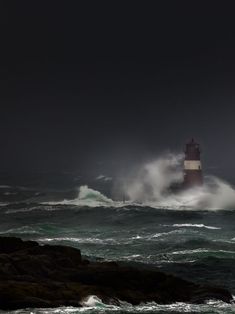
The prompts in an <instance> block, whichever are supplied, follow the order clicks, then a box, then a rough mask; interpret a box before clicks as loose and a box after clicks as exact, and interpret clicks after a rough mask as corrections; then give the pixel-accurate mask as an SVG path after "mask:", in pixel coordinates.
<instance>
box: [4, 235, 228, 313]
mask: <svg viewBox="0 0 235 314" xmlns="http://www.w3.org/2000/svg"><path fill="white" fill-rule="evenodd" d="M90 295H96V296H98V297H99V298H100V299H101V300H102V301H103V302H104V303H107V304H117V305H118V304H119V300H122V301H126V302H128V303H131V304H133V305H137V304H140V303H141V302H150V301H155V302H157V303H160V304H169V303H173V302H190V303H203V302H205V301H206V300H208V299H217V300H222V301H224V302H230V301H231V299H232V296H231V294H230V292H229V291H227V290H225V289H223V288H219V287H212V286H206V285H199V284H195V283H192V282H189V281H186V280H183V279H180V278H178V277H175V276H172V275H168V274H165V273H162V272H158V271H150V270H139V269H137V268H133V267H127V266H121V265H118V263H116V262H89V261H87V260H85V259H83V258H82V256H81V252H80V250H78V249H75V248H72V247H67V246H56V245H39V244H38V243H37V242H34V241H22V240H21V239H19V238H14V237H0V309H3V310H13V309H20V308H27V307H32V308H36V307H59V306H63V305H64V306H81V305H82V302H83V300H84V299H85V298H86V297H88V296H90Z"/></svg>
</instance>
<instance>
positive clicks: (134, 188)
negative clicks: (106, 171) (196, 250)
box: [115, 154, 235, 210]
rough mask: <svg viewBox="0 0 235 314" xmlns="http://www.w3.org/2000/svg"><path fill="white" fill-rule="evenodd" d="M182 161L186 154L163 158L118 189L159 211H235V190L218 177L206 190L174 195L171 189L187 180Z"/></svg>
mask: <svg viewBox="0 0 235 314" xmlns="http://www.w3.org/2000/svg"><path fill="white" fill-rule="evenodd" d="M182 162H183V156H182V155H175V154H165V155H162V156H161V157H160V158H158V159H156V160H154V161H152V162H149V163H146V164H143V165H142V166H140V167H139V169H137V170H136V169H135V172H134V173H131V172H130V173H129V174H127V175H126V177H122V179H121V180H120V182H119V187H118V188H115V190H116V191H118V193H119V194H125V195H126V196H127V197H128V199H129V200H131V201H132V202H138V203H142V204H145V205H147V206H151V207H155V208H165V209H181V210H187V209H189V210H192V209H197V210H198V209H208V210H209V209H212V210H217V209H230V208H232V209H235V190H234V189H233V187H232V186H231V185H229V184H228V183H227V182H225V181H223V180H221V179H219V178H216V177H214V176H206V177H205V182H204V185H203V186H202V187H194V188H191V189H187V190H186V189H185V190H180V189H179V190H178V191H177V192H173V191H172V188H171V187H172V186H174V185H177V184H178V185H180V184H181V183H182V180H183V168H182ZM117 185H118V183H117ZM120 191H121V192H120Z"/></svg>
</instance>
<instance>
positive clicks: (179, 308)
mask: <svg viewBox="0 0 235 314" xmlns="http://www.w3.org/2000/svg"><path fill="white" fill-rule="evenodd" d="M119 302H120V306H115V305H107V304H104V303H102V301H101V300H100V298H99V297H97V296H95V295H94V296H89V297H88V298H85V299H84V300H83V301H82V302H81V303H82V304H81V305H82V306H83V307H71V306H69V307H66V306H63V307H59V308H41V309H40V308H39V309H32V308H31V309H24V310H16V311H8V312H7V313H9V314H22V313H24V314H62V313H63V314H67V313H68V314H70V313H71V314H78V313H89V314H91V313H92V314H97V313H131V314H134V313H159V314H160V313H161V314H163V313H165V314H169V313H179V312H180V313H205V314H206V313H217V314H219V313H234V304H228V303H225V302H222V301H216V300H208V301H207V302H206V303H205V304H190V303H184V302H176V303H172V304H157V303H155V302H148V303H144V304H143V303H142V304H140V305H137V306H133V305H131V304H129V303H127V302H123V301H121V300H120V301H119Z"/></svg>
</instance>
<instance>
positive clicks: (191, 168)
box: [184, 139, 203, 188]
mask: <svg viewBox="0 0 235 314" xmlns="http://www.w3.org/2000/svg"><path fill="white" fill-rule="evenodd" d="M200 153H201V152H200V147H199V144H198V143H196V142H195V141H194V139H192V140H191V141H190V142H189V143H187V144H186V149H185V160H184V186H185V187H186V188H190V187H192V186H200V185H202V184H203V176H202V167H201V159H200Z"/></svg>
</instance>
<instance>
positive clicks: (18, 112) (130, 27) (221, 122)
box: [0, 0, 235, 173]
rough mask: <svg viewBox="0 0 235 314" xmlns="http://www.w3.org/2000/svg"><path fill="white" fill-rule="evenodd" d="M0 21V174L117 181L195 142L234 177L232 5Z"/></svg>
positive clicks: (207, 160)
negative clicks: (73, 174) (99, 175)
mask: <svg viewBox="0 0 235 314" xmlns="http://www.w3.org/2000/svg"><path fill="white" fill-rule="evenodd" d="M229 3H230V4H231V5H230V6H229ZM0 21H1V39H0V40H1V46H0V47H1V49H0V80H1V81H0V104H1V109H0V110H1V114H0V127H1V133H0V141H1V153H0V170H7V171H8V170H9V171H10V170H12V171H14V170H20V171H34V170H45V171H48V170H52V171H58V170H60V171H77V172H79V171H80V170H82V171H88V172H89V171H93V170H94V171H95V170H97V168H100V170H99V171H103V172H105V171H106V170H107V171H111V170H112V171H113V170H115V171H117V170H119V169H121V168H123V167H129V166H130V165H131V164H132V163H135V162H138V161H140V160H143V159H145V158H149V157H153V156H155V155H157V154H158V153H159V152H161V151H162V150H166V149H170V150H173V151H175V150H178V151H180V150H181V149H182V148H183V145H184V143H185V141H187V140H188V139H190V138H191V137H195V138H196V139H197V140H198V141H199V142H200V143H201V145H202V149H203V161H204V165H205V166H206V168H207V169H210V168H211V169H217V168H218V169H224V170H223V171H224V173H226V171H227V170H226V169H229V168H230V167H231V168H232V167H233V168H234V171H235V167H234V160H235V123H234V120H235V106H234V105H235V88H234V87H235V20H234V8H233V7H232V1H231V2H229V1H228V2H223V1H220V2H216V1H152V2H151V1H141V2H137V1H123V2H121V1H108V2H103V1H94V2H93V1H72V0H70V1H65V0H64V1H58V0H57V1H52V0H51V1H24V0H22V1H11V0H10V1H1V8H0ZM212 172H213V170H212ZM234 173H235V172H234Z"/></svg>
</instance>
